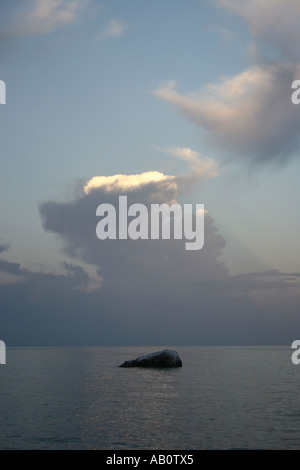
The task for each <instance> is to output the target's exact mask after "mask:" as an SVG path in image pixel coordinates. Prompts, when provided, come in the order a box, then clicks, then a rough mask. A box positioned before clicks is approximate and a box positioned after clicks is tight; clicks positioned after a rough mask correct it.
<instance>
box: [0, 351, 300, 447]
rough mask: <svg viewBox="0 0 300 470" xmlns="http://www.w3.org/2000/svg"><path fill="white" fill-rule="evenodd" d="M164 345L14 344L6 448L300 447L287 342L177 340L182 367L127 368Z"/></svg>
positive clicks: (1, 439) (1, 369)
mask: <svg viewBox="0 0 300 470" xmlns="http://www.w3.org/2000/svg"><path fill="white" fill-rule="evenodd" d="M159 349H162V348H160V347H157V346H156V347H143V348H141V347H140V348H137V347H131V348H129V347H128V348H125V347H123V348H119V347H114V348H106V347H99V348H11V349H8V350H7V365H6V366H0V384H1V387H0V411H1V418H0V419H1V421H0V449H106V450H107V449H114V450H118V449H131V450H132V449H149V450H163V449H171V450H179V449H190V450H192V449H193V450H195V449H299V448H300V365H299V366H296V365H293V364H292V362H291V355H292V352H293V351H292V350H291V348H290V347H170V349H176V350H177V351H178V353H179V355H180V357H181V359H182V361H183V367H182V368H180V369H173V370H172V369H169V370H168V369H165V370H163V369H161V370H154V369H136V368H135V369H122V368H119V367H117V366H118V365H119V364H121V363H122V362H123V361H124V360H127V359H133V358H135V357H137V356H139V355H142V354H148V353H150V352H153V351H157V350H159Z"/></svg>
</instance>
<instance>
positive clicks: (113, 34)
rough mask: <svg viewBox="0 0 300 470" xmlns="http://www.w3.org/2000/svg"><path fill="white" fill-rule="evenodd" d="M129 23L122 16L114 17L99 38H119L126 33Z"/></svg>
mask: <svg viewBox="0 0 300 470" xmlns="http://www.w3.org/2000/svg"><path fill="white" fill-rule="evenodd" d="M128 29H129V25H128V24H127V23H126V22H125V21H123V20H121V19H120V18H112V19H111V20H110V21H109V23H108V25H107V26H106V27H105V28H104V30H103V31H102V32H101V33H100V35H99V39H102V40H104V39H111V38H119V37H121V36H123V34H125V33H126V31H127V30H128Z"/></svg>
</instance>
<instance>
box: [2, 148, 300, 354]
mask: <svg viewBox="0 0 300 470" xmlns="http://www.w3.org/2000/svg"><path fill="white" fill-rule="evenodd" d="M173 150H174V149H173ZM174 152H175V153H176V152H178V153H179V154H181V153H183V155H184V156H185V157H186V158H188V160H189V161H190V162H191V163H193V161H194V159H195V158H198V155H197V154H194V153H191V152H188V151H186V150H185V151H183V150H182V149H181V150H180V151H178V150H176V151H175V150H174ZM115 176H116V175H115ZM134 176H135V180H134V181H135V184H134V185H132V184H129V183H130V182H132V175H129V176H128V181H127V182H126V175H122V178H119V183H118V184H116V179H115V178H114V177H110V178H109V177H106V178H108V179H107V180H106V179H105V177H104V179H101V177H100V180H98V185H97V184H95V180H94V184H93V185H91V184H90V185H89V184H88V183H89V182H86V183H82V186H81V190H80V191H78V188H76V191H75V192H74V196H73V198H71V199H68V200H67V201H61V202H58V201H56V202H52V201H48V202H44V203H42V204H41V205H40V214H41V218H42V224H43V227H44V229H45V230H46V231H48V232H50V233H52V234H55V235H56V236H57V237H58V238H59V239H60V240H61V242H62V246H63V249H64V252H65V253H66V254H67V255H68V256H71V257H73V259H74V262H73V263H70V262H65V263H63V272H62V273H61V274H59V275H58V274H52V273H47V272H32V271H30V270H28V269H24V268H23V267H22V266H21V265H20V264H19V263H12V262H10V261H6V260H3V259H2V260H1V259H0V273H1V272H2V273H5V274H7V275H11V276H14V279H13V280H12V281H11V282H9V283H6V284H1V283H0V301H1V316H0V331H1V335H2V337H3V338H5V340H6V342H7V344H14V345H47V344H51V345H57V344H64V345H70V344H71V345H72V344H73V345H74V344H75V345H81V344H85V345H92V344H102V345H103V344H104V345H105V344H119V345H120V344H131V345H134V344H152V345H154V344H157V345H162V344H166V345H171V344H173V345H174V344H178V345H179V344H288V343H289V341H290V339H291V337H292V336H293V333H294V325H295V321H296V319H297V315H298V305H299V300H300V289H299V280H300V274H298V273H283V272H278V271H266V272H263V273H252V274H249V273H247V274H240V275H238V276H235V277H231V276H230V274H229V272H228V270H227V269H226V266H225V265H224V263H223V262H222V261H221V259H220V255H221V254H222V252H223V249H224V247H225V240H224V239H223V237H222V236H221V235H220V234H219V233H218V230H217V228H216V226H215V223H214V221H213V219H212V218H211V216H210V215H209V214H208V213H205V217H204V218H205V240H204V247H203V249H202V250H199V251H192V252H191V251H186V250H185V240H176V239H175V240H174V239H171V240H141V239H139V240H130V239H127V240H118V239H117V240H109V239H106V240H99V239H98V238H97V236H96V224H97V222H98V219H97V216H96V209H97V207H98V205H99V204H102V203H110V204H113V205H114V206H115V207H118V198H119V195H120V194H126V195H127V197H128V205H131V204H133V203H142V204H145V205H146V207H148V208H149V206H150V204H151V203H152V202H153V198H154V199H156V202H159V203H163V202H166V203H170V201H173V200H177V188H176V184H175V183H176V181H172V184H171V186H170V181H168V178H164V177H163V176H160V177H159V178H157V179H156V180H154V181H152V180H151V178H150V177H149V174H148V178H145V176H144V177H141V178H140V179H139V178H138V176H139V175H134ZM102 178H103V177H102ZM91 181H93V179H91V180H90V182H91ZM87 188H88V189H87ZM7 249H8V245H7V244H1V246H0V251H1V252H2V253H3V252H5V251H6V250H7ZM82 263H85V264H88V265H90V266H93V267H95V268H96V270H97V273H98V275H99V276H100V277H101V279H102V280H103V282H102V285H101V287H99V288H97V289H94V290H92V291H91V290H89V289H88V285H89V282H90V279H89V275H88V274H87V272H86V270H85V269H83V268H82ZM283 308H284V309H285V310H284V311H285V315H282V309H283ZM270 326H272V328H270ZM292 339H294V338H292Z"/></svg>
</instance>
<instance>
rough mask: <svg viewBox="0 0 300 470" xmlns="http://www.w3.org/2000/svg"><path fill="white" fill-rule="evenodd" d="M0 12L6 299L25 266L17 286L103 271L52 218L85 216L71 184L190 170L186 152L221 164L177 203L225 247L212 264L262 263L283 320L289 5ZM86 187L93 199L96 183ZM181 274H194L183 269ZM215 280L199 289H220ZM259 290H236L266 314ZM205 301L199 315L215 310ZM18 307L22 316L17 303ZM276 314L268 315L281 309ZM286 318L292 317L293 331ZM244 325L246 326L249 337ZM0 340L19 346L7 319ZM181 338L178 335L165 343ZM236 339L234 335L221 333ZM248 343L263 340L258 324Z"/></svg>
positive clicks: (46, 7)
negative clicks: (278, 294)
mask: <svg viewBox="0 0 300 470" xmlns="http://www.w3.org/2000/svg"><path fill="white" fill-rule="evenodd" d="M0 10H1V19H0V79H1V80H4V81H5V83H6V87H7V98H6V99H7V103H6V105H1V106H0V126H1V143H0V152H1V185H0V192H1V193H0V197H1V212H0V215H1V233H0V244H1V245H2V246H3V247H6V248H5V250H4V249H3V250H1V251H2V255H1V256H2V259H3V260H4V261H5V262H6V263H8V264H5V266H4V267H3V270H2V273H1V279H2V281H3V282H4V283H5V284H4V285H3V286H6V287H3V292H4V294H3V295H5V299H7V298H8V297H6V295H7V292H6V290H5V289H7V288H8V287H7V286H9V288H10V289H13V288H14V289H15V291H14V292H18V289H19V288H21V287H22V288H24V277H25V279H27V281H28V279H29V278H27V277H26V276H27V275H29V274H28V273H31V274H30V275H29V277H30V276H31V277H30V279H32V276H35V275H36V276H38V275H39V273H43V274H45V273H48V274H49V275H51V276H52V275H53V276H64V274H63V273H64V272H65V265H63V266H62V263H64V262H67V263H75V264H76V265H78V266H81V268H82V269H84V270H85V271H86V272H88V273H89V275H91V276H93V275H95V270H97V269H98V268H99V266H101V259H99V260H98V259H97V263H96V262H95V263H93V261H92V260H93V257H92V253H93V250H94V249H96V248H94V246H93V248H91V245H89V244H88V241H87V239H86V240H83V239H79V237H77V238H76V237H75V238H76V250H77V251H76V250H75V251H76V254H75V252H74V250H73V251H72V250H71V248H70V246H71V245H72V247H73V248H74V243H75V242H74V240H75V238H74V239H72V243H71V241H70V240H71V239H70V237H69V235H68V236H67V235H66V231H64V230H63V229H62V225H61V224H58V222H57V221H58V219H59V214H63V215H61V216H62V217H64V218H65V219H64V220H65V221H68V220H69V219H68V214H69V212H68V210H70V208H71V207H73V208H74V207H75V208H76V210H78V217H79V216H80V215H82V214H81V212H80V211H81V210H82V209H81V208H82V204H83V203H84V204H85V202H86V203H87V202H88V196H86V200H83V199H82V204H81V203H80V204H79V201H81V199H80V197H79V196H78V188H79V187H80V185H81V187H82V186H83V182H87V181H88V180H90V179H91V178H93V177H95V176H111V175H116V174H124V175H135V174H141V173H144V172H148V171H160V172H161V173H163V174H165V175H174V176H175V177H178V178H180V177H181V175H185V174H189V172H190V171H192V172H193V171H194V170H193V169H191V168H190V167H189V161H188V160H187V159H185V158H184V157H183V155H184V149H189V150H190V151H191V152H195V155H197V158H198V159H199V168H203V165H204V162H206V161H208V160H209V161H210V162H213V164H214V165H215V168H218V171H216V172H215V174H214V176H211V175H209V174H206V173H205V172H204V174H203V175H202V176H201V177H199V174H198V178H197V184H193V185H191V186H190V187H189V188H185V190H182V191H179V201H180V202H193V203H195V204H196V203H199V204H200V203H203V204H204V205H205V208H206V209H207V210H208V213H209V217H210V218H211V220H212V221H213V226H214V230H216V231H217V232H218V233H219V235H220V236H221V237H222V239H223V240H224V245H223V246H222V248H220V249H219V251H218V254H217V255H214V256H216V258H217V260H214V262H215V261H216V263H217V264H218V263H220V264H222V265H223V266H224V269H226V270H227V276H228V279H230V280H231V281H230V282H232V280H233V279H235V278H234V276H239V275H240V276H245V275H248V276H253V273H258V272H262V273H263V272H265V273H266V272H269V271H270V270H275V271H276V275H275V277H276V279H277V280H278V279H279V278H280V281H278V282H280V286H281V284H282V286H281V287H282V289H284V290H285V292H286V295H287V296H288V300H287V302H288V304H289V305H290V304H291V305H290V306H289V308H290V309H291V312H292V313H291V315H292V317H291V318H294V316H293V315H296V304H297V302H296V300H295V299H297V295H298V294H297V295H296V293H297V292H299V291H298V288H296V287H295V289H294V288H293V289H294V290H293V293H292V294H290V288H291V284H293V286H295V285H297V282H298V281H297V278H298V274H297V273H298V272H299V256H298V253H299V236H298V234H299V230H300V223H299V208H298V200H299V192H300V190H299V174H300V160H299V149H300V146H299V132H298V129H297V127H299V126H298V120H299V117H300V114H299V113H300V107H299V109H297V106H294V105H293V104H292V103H291V100H290V96H291V83H292V80H293V79H296V78H299V79H300V67H299V61H300V57H298V55H297V52H296V51H295V48H296V46H295V38H296V39H297V37H298V36H299V33H298V28H297V25H296V24H295V18H297V14H299V13H300V8H299V6H298V4H297V3H295V2H294V1H293V0H285V1H282V0H270V2H269V3H268V4H266V3H265V2H262V1H260V0H253V1H252V2H250V1H248V0H243V1H241V2H237V1H235V0H215V1H205V0H204V1H200V0H190V1H189V2H183V1H180V0H178V1H177V0H176V1H174V0H172V1H171V0H163V1H152V2H141V1H137V0H128V1H126V2H124V1H113V0H110V1H109V2H108V1H99V2H98V1H97V2H96V1H94V0H48V1H46V0H39V1H36V0H30V1H22V0H13V1H10V2H7V1H4V0H2V1H0ZM278 18H280V19H281V26H280V28H279V22H278ZM277 24H278V26H277ZM299 39H300V38H299ZM297 74H298V75H297ZM175 149H177V150H175ZM199 168H198V169H199ZM76 188H77V189H76ZM98 196H99V198H100V199H101V197H103V194H102V193H101V191H100V190H99V195H98ZM100 199H99V203H100V202H101V200H100ZM162 202H163V201H162ZM90 203H92V202H90ZM41 204H42V206H41ZM51 204H57V206H51V208H52V209H53V211H54V210H57V218H56V219H55V221H54V219H53V213H52V212H51V214H50V212H49V210H50V209H49V208H50V205H51ZM68 205H69V206H68ZM41 207H43V210H42V211H41ZM68 207H69V209H68V210H67V208H68ZM87 207H88V206H87ZM52 209H51V210H52ZM74 210H75V209H74ZM65 223H67V222H65ZM89 223H92V222H89ZM95 225H96V221H95ZM72 227H73V226H72ZM45 228H46V230H45ZM73 229H74V230H77V229H78V227H77V226H76V227H75V226H74V227H73ZM68 233H69V232H68ZM209 233H210V232H209ZM211 233H213V230H212V231H211ZM68 237H69V238H68ZM212 237H213V235H212ZM212 239H213V238H212ZM209 240H210V239H209V237H208V244H209ZM8 245H9V249H7V248H8ZM83 247H84V248H83ZM89 250H90V251H89ZM78 253H80V254H78ZM87 253H88V254H87ZM131 256H132V258H134V256H135V252H133V253H132V255H131ZM203 256H204V255H203ZM199 257H200V254H199ZM96 258H97V256H96V255H95V259H96ZM132 258H131V259H132ZM106 262H107V263H108V264H110V263H111V261H110V259H109V258H107V260H106ZM114 262H116V263H117V261H116V260H115V261H114ZM120 262H122V261H120ZM189 262H190V261H189ZM9 263H11V264H13V263H17V264H18V265H19V271H20V270H23V271H22V275H21V273H20V272H19V274H16V272H14V275H13V274H12V272H13V269H12V266H11V265H10V264H9ZM199 263H200V265H201V263H202V261H201V258H199ZM213 264H214V263H211V264H210V263H209V264H208V266H212V265H213ZM217 264H216V265H217ZM204 265H205V263H204V264H203V266H204ZM9 266H10V267H9ZM145 266H146V265H144V264H141V265H140V266H139V268H138V266H137V268H136V273H138V272H140V275H143V272H144V270H145V269H146V268H145ZM115 267H116V269H118V267H117V264H116V266H115ZM187 269H188V264H187ZM222 269H223V268H222ZM139 270H140V271H139ZM201 270H203V268H201V269H200V271H201ZM25 271H26V273H27V274H26V273H25ZM71 271H72V270H71ZM208 271H209V269H208ZM72 272H73V271H72ZM190 272H193V275H194V276H195V277H196V278H197V271H195V272H194V268H193V269H191V271H190ZM201 272H202V271H201ZM213 272H215V271H214V270H213V269H212V273H213ZM93 273H94V274H93ZM286 273H288V274H291V275H292V276H295V277H294V278H293V281H291V283H290V284H289V285H288V286H287V285H286V284H284V281H283V280H282V279H283V278H284V279H285V278H286V277H287V276H286V275H285V274H286ZM15 275H16V276H17V277H14V276H15ZM19 275H20V276H21V277H22V281H23V284H22V282H20V280H19V278H18V276H19ZM214 275H215V274H214ZM214 275H213V274H211V275H210V276H209V282H213V281H215V282H216V284H215V285H219V282H220V280H219V277H218V275H216V278H214V277H213V276H214ZM267 276H269V274H267ZM104 277H105V276H104ZM116 277H117V276H116ZM137 277H138V276H137ZM221 277H222V276H221ZM96 278H97V275H96ZM34 279H36V278H34ZM108 279H109V276H108ZM228 279H227V281H228ZM243 279H244V278H243ZM247 279H248V281H249V279H250V277H249V278H247ZM251 279H253V277H252V278H251ZM8 280H9V284H7V281H8ZM136 280H137V278H136V277H133V278H132V285H135V282H136ZM277 280H276V282H277ZM27 281H26V282H27ZM227 281H226V282H227ZM26 282H25V284H26ZM28 282H29V281H28ZM35 282H36V281H35ZM93 282H95V283H96V284H97V282H96V281H95V280H94V281H93ZM119 282H122V281H121V280H120V281H119ZM148 282H149V284H151V282H152V281H151V278H149V280H148ZM174 282H175V281H174ZM176 282H177V281H176ZM178 282H180V281H178ZM190 282H191V283H192V282H193V280H192V277H191V279H190ZM243 282H244V281H243ZM274 282H275V281H274ZM276 282H275V284H274V285H276ZM286 282H287V281H286ZM154 284H155V282H154V281H153V286H154ZM153 286H152V287H153ZM170 286H171V287H172V282H171V281H170ZM264 286H265V285H264ZM115 287H116V286H115ZM171 287H170V288H171ZM35 289H37V287H35ZM153 289H154V287H153ZM258 290H259V291H260V292H261V291H263V292H264V298H263V299H261V293H259V294H258V293H257V289H256V288H254V287H253V285H252V284H251V286H250V284H249V285H247V286H245V287H244V291H243V293H241V292H240V293H239V294H238V295H240V296H241V297H243V295H247V296H249V298H250V297H251V302H253V309H254V310H255V311H257V312H258V311H264V312H269V310H272V307H273V303H274V299H275V297H274V295H273V294H274V292H272V290H271V291H270V290H269V288H265V287H261V288H259V289H258ZM275 290H278V286H277V287H275ZM100 291H101V289H100V290H99V292H98V293H99V296H100V297H101V292H100ZM117 292H118V290H117ZM287 292H288V293H287ZM14 295H16V294H14ZM47 295H48V294H47ZM85 295H86V296H87V295H89V294H85ZM93 295H95V294H93ZM107 295H108V294H107ZM205 295H206V294H205ZM228 295H229V294H228ZM235 295H236V293H235V292H234V293H233V291H232V292H231V293H230V296H233V297H234V296H235ZM29 297H30V296H29ZM46 297H47V296H46ZM46 297H45V298H46ZM120 299H121V294H120ZM291 299H293V301H292V300H291ZM231 300H232V298H231ZM82 301H83V300H82ZM86 301H87V302H88V303H90V302H92V300H91V298H90V297H89V298H88V300H87V298H86ZM120 302H121V300H120ZM122 302H123V300H122ZM8 303H9V302H8ZM205 303H206V304H207V310H211V311H213V310H214V309H218V308H219V304H218V303H217V304H216V305H215V304H212V305H210V303H209V300H208V299H206V301H205ZM104 305H105V303H104ZM193 305H194V303H193ZM10 308H12V307H9V308H8V310H7V311H9V309H10ZM24 308H25V310H26V309H28V311H29V310H30V305H29V304H28V306H25V307H24ZM103 308H104V310H105V307H103ZM128 308H129V307H128ZM247 308H248V307H245V311H246V310H247ZM293 308H294V310H293ZM70 309H71V307H70ZM165 309H166V310H167V309H168V307H167V306H166V307H165ZM267 315H269V313H268V314H267V313H266V318H267ZM276 315H277V317H276V318H278V319H280V312H278V314H277V313H276ZM200 317H201V316H200ZM200 317H199V318H200ZM178 318H179V317H178ZM257 318H258V317H257ZM268 318H269V317H268ZM200 319H201V318H200ZM200 319H199V322H200ZM6 321H7V323H6V324H9V320H6ZM68 321H70V319H69V317H66V318H65V322H68ZM99 321H100V320H99ZM197 321H198V320H197ZM232 321H233V322H234V320H232ZM282 321H283V320H282ZM278 322H279V323H278V324H279V325H281V324H280V321H279V320H278ZM179 323H180V322H179ZM228 324H229V323H228ZM266 324H267V322H266ZM41 325H42V320H41ZM292 326H293V321H292V320H291V321H290V322H289V327H290V329H291V331H292V330H293V328H292ZM255 328H257V329H259V325H258V323H255V327H254V326H253V338H254V339H252V341H255V331H256V330H255ZM107 329H108V330H107V331H108V336H109V332H110V330H109V326H107ZM279 330H280V327H278V335H275V336H274V338H276V341H279V342H280V341H283V342H284V341H287V340H289V339H288V336H284V337H283V338H282V339H281V337H280V334H279ZM4 331H6V329H5V327H4ZM177 331H178V329H176V332H177ZM209 331H210V333H209V334H208V337H209V338H211V336H209V335H211V334H212V330H209ZM7 334H8V335H11V337H12V338H13V339H12V341H13V340H14V341H17V339H16V338H17V335H16V336H14V334H13V330H12V329H10V328H8V327H7ZM186 335H187V336H186V338H187V337H188V332H187V333H186ZM54 337H55V335H54ZM178 338H179V337H178V334H177V333H176V334H175V333H174V337H172V335H170V337H167V339H168V341H172V339H174V340H175V339H178ZM238 338H239V336H238V332H237V334H236V337H235V339H234V340H233V339H231V340H232V341H235V342H238ZM241 338H244V336H242V337H241ZM258 338H259V341H262V342H263V341H264V336H263V335H261V334H260V333H258ZM274 338H273V339H270V338H269V337H266V338H265V340H266V341H271V340H273V341H275V339H274ZM2 339H4V340H5V338H2ZM293 339H295V338H291V340H293ZM246 340H247V338H246ZM246 340H245V341H246ZM18 341H19V342H21V343H22V340H21V339H20V338H19V339H18ZM24 341H25V340H24ZM37 341H38V340H37V338H35V342H37ZM49 341H50V340H49ZM128 341H129V340H128ZM145 341H146V340H145ZM153 341H155V338H154V340H153ZM153 341H152V342H153ZM184 341H188V340H187V339H185V340H184ZM193 341H196V340H195V339H193ZM220 341H222V337H220ZM224 341H225V342H226V340H224ZM228 341H229V339H228ZM241 341H242V339H241ZM249 341H250V339H249ZM25 342H26V341H25ZM28 342H30V340H29V339H28ZM75 342H76V341H75ZM149 342H151V339H150V338H149Z"/></svg>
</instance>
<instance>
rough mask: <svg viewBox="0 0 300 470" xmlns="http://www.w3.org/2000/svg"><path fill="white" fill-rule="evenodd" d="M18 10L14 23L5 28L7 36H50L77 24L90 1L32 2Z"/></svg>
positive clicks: (35, 0) (52, 0)
mask: <svg viewBox="0 0 300 470" xmlns="http://www.w3.org/2000/svg"><path fill="white" fill-rule="evenodd" d="M25 3H26V5H25V6H23V8H21V7H20V8H18V9H17V11H16V14H15V17H14V18H13V20H12V22H11V23H10V24H8V26H6V27H4V28H3V31H2V34H4V35H5V36H32V35H43V34H49V33H52V32H53V31H56V30H57V29H59V28H61V27H63V26H66V25H70V24H73V23H76V22H77V21H78V19H79V18H80V16H81V15H82V13H83V12H84V11H85V10H86V8H87V6H88V4H89V0H30V1H27V2H25Z"/></svg>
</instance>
